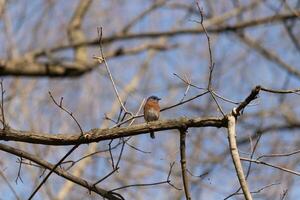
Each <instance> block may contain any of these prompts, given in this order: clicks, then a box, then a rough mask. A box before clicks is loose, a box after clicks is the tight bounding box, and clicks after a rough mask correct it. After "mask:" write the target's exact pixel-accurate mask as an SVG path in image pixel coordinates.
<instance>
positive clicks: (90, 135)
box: [0, 117, 227, 145]
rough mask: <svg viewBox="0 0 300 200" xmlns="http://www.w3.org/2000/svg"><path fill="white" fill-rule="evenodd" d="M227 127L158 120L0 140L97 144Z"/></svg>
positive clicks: (212, 121)
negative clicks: (82, 131) (198, 129)
mask: <svg viewBox="0 0 300 200" xmlns="http://www.w3.org/2000/svg"><path fill="white" fill-rule="evenodd" d="M207 126H211V127H217V128H220V127H227V121H226V120H225V119H222V118H214V117H210V118H179V119H172V120H159V121H155V122H150V123H143V124H137V125H133V126H129V127H121V128H108V129H92V130H90V131H88V132H85V133H84V134H83V135H84V137H80V134H78V133H76V134H66V133H64V134H48V133H35V132H31V131H18V130H14V129H5V130H0V140H6V141H10V140H11V141H20V142H27V143H36V144H45V145H75V144H86V143H92V142H99V141H102V140H109V139H114V138H120V137H124V136H133V135H139V134H146V133H149V131H150V129H151V130H153V131H155V132H158V131H163V130H170V129H180V128H182V127H187V128H189V127H207Z"/></svg>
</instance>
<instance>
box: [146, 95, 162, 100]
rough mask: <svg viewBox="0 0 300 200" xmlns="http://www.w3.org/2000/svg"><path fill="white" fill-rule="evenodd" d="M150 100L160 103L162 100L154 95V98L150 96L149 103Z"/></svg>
mask: <svg viewBox="0 0 300 200" xmlns="http://www.w3.org/2000/svg"><path fill="white" fill-rule="evenodd" d="M149 100H154V101H159V100H161V98H159V97H157V96H154V95H152V96H150V97H149V98H148V99H147V101H149Z"/></svg>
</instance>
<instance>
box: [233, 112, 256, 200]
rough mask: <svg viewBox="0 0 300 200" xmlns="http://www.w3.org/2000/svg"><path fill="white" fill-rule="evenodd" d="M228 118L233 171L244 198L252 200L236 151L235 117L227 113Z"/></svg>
mask: <svg viewBox="0 0 300 200" xmlns="http://www.w3.org/2000/svg"><path fill="white" fill-rule="evenodd" d="M227 118H228V128H227V129H228V142H229V148H230V154H231V157H232V161H233V164H234V167H235V171H236V174H237V177H238V179H239V182H240V185H241V188H242V190H243V193H244V197H245V199H246V200H252V196H251V193H250V190H249V188H248V185H247V182H246V179H245V175H244V172H243V167H242V164H241V161H240V155H239V151H238V147H237V144H236V132H235V131H236V130H235V125H236V119H235V117H234V116H233V115H232V114H229V115H227Z"/></svg>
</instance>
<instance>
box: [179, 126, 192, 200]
mask: <svg viewBox="0 0 300 200" xmlns="http://www.w3.org/2000/svg"><path fill="white" fill-rule="evenodd" d="M185 138H186V129H180V164H181V175H182V182H183V187H184V193H185V199H186V200H191V199H192V198H191V194H190V191H189V179H188V175H187V173H186V172H187V171H186V155H185Z"/></svg>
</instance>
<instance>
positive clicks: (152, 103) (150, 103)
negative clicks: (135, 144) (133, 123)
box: [144, 96, 161, 139]
mask: <svg viewBox="0 0 300 200" xmlns="http://www.w3.org/2000/svg"><path fill="white" fill-rule="evenodd" d="M159 100H161V99H160V98H158V97H157V96H150V97H149V98H148V99H147V101H146V103H145V105H144V118H145V121H146V122H151V121H156V120H158V118H159V113H160V107H159V104H158V101H159ZM150 137H151V138H152V139H154V138H155V136H154V132H153V131H150Z"/></svg>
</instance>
